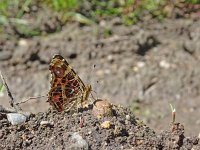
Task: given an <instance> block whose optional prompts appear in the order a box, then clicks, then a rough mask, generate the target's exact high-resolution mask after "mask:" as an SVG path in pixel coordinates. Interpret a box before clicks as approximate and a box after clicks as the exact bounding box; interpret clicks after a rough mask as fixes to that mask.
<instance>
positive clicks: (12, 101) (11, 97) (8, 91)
mask: <svg viewBox="0 0 200 150" xmlns="http://www.w3.org/2000/svg"><path fill="white" fill-rule="evenodd" d="M0 77H1V79H2V81H3V85H4V86H5V88H6V91H7V93H8V96H9V98H10V101H9V103H10V105H11V107H14V109H15V110H16V111H20V110H22V109H21V108H20V107H19V106H18V105H16V104H15V100H14V98H13V96H12V93H11V92H10V89H9V87H8V84H7V83H6V80H5V79H4V77H3V75H2V73H1V71H0Z"/></svg>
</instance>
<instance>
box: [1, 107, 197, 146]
mask: <svg viewBox="0 0 200 150" xmlns="http://www.w3.org/2000/svg"><path fill="white" fill-rule="evenodd" d="M112 111H113V115H112V116H107V117H100V118H99V117H97V116H95V115H93V113H92V106H91V107H88V108H87V109H79V110H78V112H76V113H70V112H69V113H66V112H62V113H58V112H56V111H51V110H48V111H47V112H45V113H38V114H33V115H31V117H30V118H29V120H28V121H27V122H25V123H23V124H21V125H18V126H12V125H10V124H9V122H8V121H7V120H6V118H5V116H4V115H2V114H1V116H0V122H1V126H0V139H1V142H0V149H66V150H69V149H108V150H109V149H160V150H161V149H163V150H164V149H177V150H179V149H185V150H186V149H188V150H189V149H192V148H193V149H198V148H200V144H199V139H198V138H197V137H185V136H184V127H183V125H181V124H179V123H175V124H172V125H171V128H170V129H169V130H167V131H163V132H161V133H160V134H156V133H155V132H154V130H152V129H150V128H149V127H148V126H146V125H145V124H144V123H143V122H142V121H141V120H139V119H138V118H136V117H135V115H134V114H133V113H132V112H131V111H130V110H129V109H127V108H123V107H121V106H113V108H112ZM105 121H109V122H110V126H108V127H107V128H104V127H103V126H102V125H101V124H102V123H103V122H105Z"/></svg>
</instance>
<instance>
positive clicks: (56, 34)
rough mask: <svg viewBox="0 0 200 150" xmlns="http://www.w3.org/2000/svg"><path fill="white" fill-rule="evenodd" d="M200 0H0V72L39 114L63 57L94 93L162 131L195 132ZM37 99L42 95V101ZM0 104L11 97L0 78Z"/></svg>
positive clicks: (199, 108)
mask: <svg viewBox="0 0 200 150" xmlns="http://www.w3.org/2000/svg"><path fill="white" fill-rule="evenodd" d="M199 17H200V2H199V0H173V1H172V0H171V1H169V0H110V1H106V0H105V1H104V0H102V1H98V0H88V1H84V0H34V1H33V0H1V1H0V70H1V72H2V74H3V75H4V78H5V79H6V81H7V84H8V86H9V88H10V90H11V92H12V94H13V96H14V97H15V99H16V101H18V102H20V101H23V100H25V99H27V98H29V97H35V98H34V99H32V100H30V101H28V102H27V103H24V104H22V105H21V107H22V108H23V110H24V111H29V112H41V111H46V110H47V109H48V108H49V107H50V106H49V104H48V103H47V102H46V100H47V97H46V95H47V93H48V91H49V89H50V78H51V75H50V72H49V70H48V66H49V62H50V61H51V59H52V57H53V55H55V54H61V55H62V56H63V57H64V58H66V60H67V61H68V62H69V63H70V64H71V66H73V68H74V70H76V72H77V73H78V74H79V76H80V77H81V79H82V80H83V81H84V83H85V84H91V85H92V88H93V90H94V91H95V92H96V93H97V94H96V96H97V97H98V98H105V99H108V100H109V101H111V102H112V103H114V104H121V105H124V106H126V107H129V108H130V109H131V110H132V111H133V112H134V113H135V115H136V116H138V117H140V118H141V119H142V120H143V121H144V122H145V123H146V124H147V125H148V126H150V127H152V128H153V129H154V130H155V131H157V132H160V131H161V130H165V129H167V128H168V126H169V124H170V122H171V109H170V105H169V104H172V105H173V106H174V107H175V108H176V121H177V122H180V123H182V124H184V125H185V130H186V131H185V132H186V135H198V133H199V131H200V118H199V114H200V84H199V83H200V67H198V66H199V63H200V42H199V40H200V20H199ZM38 96H45V97H41V98H39V97H38ZM0 104H1V105H3V106H5V107H10V106H9V97H8V96H7V93H6V90H5V88H4V87H3V85H2V82H0Z"/></svg>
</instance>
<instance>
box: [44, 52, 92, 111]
mask: <svg viewBox="0 0 200 150" xmlns="http://www.w3.org/2000/svg"><path fill="white" fill-rule="evenodd" d="M49 70H50V71H51V74H52V79H51V82H50V83H51V89H50V91H49V93H48V102H49V103H50V104H51V105H53V106H54V108H55V109H56V110H57V111H59V112H61V111H63V110H66V111H68V110H70V109H71V108H73V107H74V106H75V105H76V104H79V103H81V105H82V104H83V102H85V101H87V100H88V97H89V94H90V92H91V86H90V85H85V84H84V83H83V81H82V80H81V79H80V77H79V76H78V75H77V74H76V72H75V71H74V70H73V69H72V68H71V67H70V66H69V64H68V62H67V61H66V60H65V59H64V58H63V57H62V56H61V55H55V56H54V57H53V59H52V60H51V63H50V65H49Z"/></svg>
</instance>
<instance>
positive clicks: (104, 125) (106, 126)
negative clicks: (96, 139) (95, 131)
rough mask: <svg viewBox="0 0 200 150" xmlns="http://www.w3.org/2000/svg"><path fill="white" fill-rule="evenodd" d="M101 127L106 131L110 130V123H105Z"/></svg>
mask: <svg viewBox="0 0 200 150" xmlns="http://www.w3.org/2000/svg"><path fill="white" fill-rule="evenodd" d="M101 127H102V128H104V129H109V128H110V121H104V122H103V123H102V124H101Z"/></svg>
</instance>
